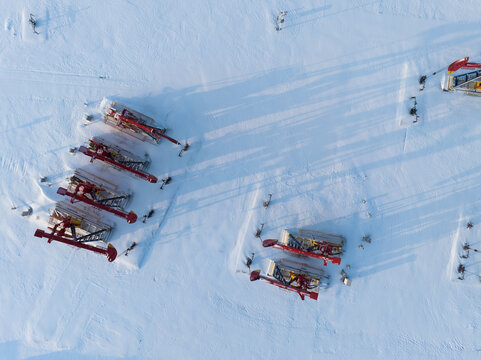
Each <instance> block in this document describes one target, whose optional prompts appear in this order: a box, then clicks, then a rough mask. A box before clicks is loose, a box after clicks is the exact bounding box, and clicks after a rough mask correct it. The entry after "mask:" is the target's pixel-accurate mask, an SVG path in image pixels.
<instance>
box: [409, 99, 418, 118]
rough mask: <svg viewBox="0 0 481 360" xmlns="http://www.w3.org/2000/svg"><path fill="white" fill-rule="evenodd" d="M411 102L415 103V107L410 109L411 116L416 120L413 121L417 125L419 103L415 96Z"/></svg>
mask: <svg viewBox="0 0 481 360" xmlns="http://www.w3.org/2000/svg"><path fill="white" fill-rule="evenodd" d="M411 100H413V102H414V103H413V106H412V107H411V109H409V115H411V116H414V117H415V120H413V123H416V122H418V120H419V115H418V108H417V105H418V103H417V101H416V97H415V96H411Z"/></svg>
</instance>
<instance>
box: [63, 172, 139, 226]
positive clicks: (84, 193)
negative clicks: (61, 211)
mask: <svg viewBox="0 0 481 360" xmlns="http://www.w3.org/2000/svg"><path fill="white" fill-rule="evenodd" d="M100 191H104V189H102V188H100V187H97V186H95V185H94V184H91V183H89V182H88V181H85V182H80V183H79V184H77V186H76V188H75V191H74V192H70V191H68V190H67V189H65V188H63V187H59V188H58V190H57V194H60V195H64V196H70V198H71V200H70V202H71V203H72V204H73V203H74V202H75V201H81V202H84V203H86V204H88V205H91V206H94V207H96V208H98V209H101V210H104V211H107V212H110V213H112V214H114V215H117V216H119V217H122V218H124V219H126V220H127V222H128V223H129V224H133V223H135V222H136V221H137V215H136V214H135V213H134V212H133V211H130V212H125V211H123V210H118V209H116V208H118V206H116V200H119V198H118V197H115V198H106V199H97V197H96V195H95V193H96V192H100Z"/></svg>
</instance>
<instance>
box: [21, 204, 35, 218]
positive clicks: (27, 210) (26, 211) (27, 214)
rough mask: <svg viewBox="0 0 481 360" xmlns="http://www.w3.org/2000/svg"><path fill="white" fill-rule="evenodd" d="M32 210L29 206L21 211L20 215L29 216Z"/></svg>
mask: <svg viewBox="0 0 481 360" xmlns="http://www.w3.org/2000/svg"><path fill="white" fill-rule="evenodd" d="M32 212H33V209H32V208H31V207H30V206H29V207H27V208H26V209H25V210H23V211H22V216H30V215H32Z"/></svg>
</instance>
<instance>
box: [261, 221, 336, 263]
mask: <svg viewBox="0 0 481 360" xmlns="http://www.w3.org/2000/svg"><path fill="white" fill-rule="evenodd" d="M262 246H264V247H270V246H272V247H274V248H276V249H280V250H287V251H291V252H293V253H296V254H299V255H305V256H310V257H313V258H317V259H321V260H323V261H324V266H326V265H327V262H328V261H330V262H332V263H333V264H337V265H339V264H340V263H341V258H340V257H339V255H341V254H342V247H343V246H344V237H342V236H340V235H333V234H326V233H322V232H318V231H312V230H305V229H301V230H300V231H299V233H298V234H296V233H294V232H289V231H287V230H284V231H283V232H282V234H281V240H277V239H267V240H264V241H263V242H262Z"/></svg>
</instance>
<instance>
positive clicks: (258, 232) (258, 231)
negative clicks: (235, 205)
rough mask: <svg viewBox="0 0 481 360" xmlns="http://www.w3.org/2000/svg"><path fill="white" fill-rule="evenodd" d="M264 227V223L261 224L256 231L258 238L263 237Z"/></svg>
mask: <svg viewBox="0 0 481 360" xmlns="http://www.w3.org/2000/svg"><path fill="white" fill-rule="evenodd" d="M262 229H264V224H261V226H260V228H258V229H257V231H256V238H260V237H261V233H262Z"/></svg>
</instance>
